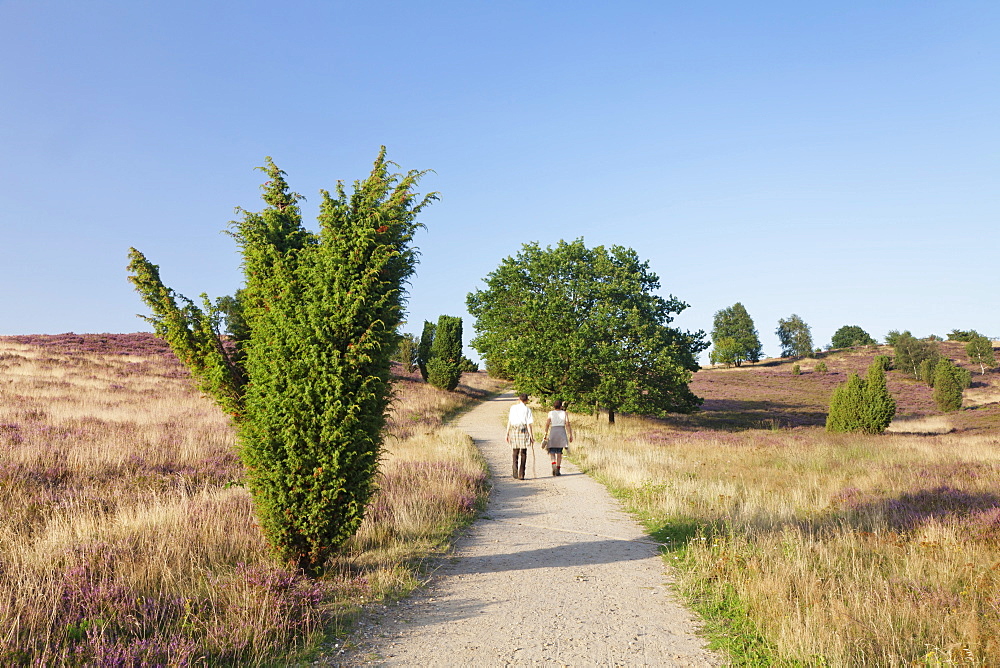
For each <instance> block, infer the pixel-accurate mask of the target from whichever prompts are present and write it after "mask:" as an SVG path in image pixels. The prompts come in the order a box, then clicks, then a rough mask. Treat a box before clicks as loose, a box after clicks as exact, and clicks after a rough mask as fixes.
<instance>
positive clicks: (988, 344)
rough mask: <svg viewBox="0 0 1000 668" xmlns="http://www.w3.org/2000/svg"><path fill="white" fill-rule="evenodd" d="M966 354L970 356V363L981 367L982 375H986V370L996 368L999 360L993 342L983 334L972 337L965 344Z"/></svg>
mask: <svg viewBox="0 0 1000 668" xmlns="http://www.w3.org/2000/svg"><path fill="white" fill-rule="evenodd" d="M965 354H966V355H968V356H969V361H970V362H972V363H973V364H978V365H979V368H980V370H981V371H980V373H982V374H985V373H986V369H989V368H992V367H995V366H996V364H997V358H996V355H995V354H994V352H993V342H992V341H990V340H989V339H988V338H986V337H985V336H983V335H981V334H977V335H976V336H974V337H972V338H971V339H970V340H969V342H968V343H966V344H965Z"/></svg>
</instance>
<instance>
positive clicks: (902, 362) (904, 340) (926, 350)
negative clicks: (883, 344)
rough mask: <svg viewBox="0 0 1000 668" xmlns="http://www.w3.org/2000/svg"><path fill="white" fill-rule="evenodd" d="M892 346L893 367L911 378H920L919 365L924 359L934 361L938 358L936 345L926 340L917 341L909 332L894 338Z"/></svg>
mask: <svg viewBox="0 0 1000 668" xmlns="http://www.w3.org/2000/svg"><path fill="white" fill-rule="evenodd" d="M893 340H894V341H895V343H893V344H892V347H893V351H894V354H895V359H894V360H893V365H894V366H895V367H896V368H897V369H899V370H900V371H902V372H903V373H905V374H907V375H908V376H912V377H913V378H918V379H919V378H921V375H920V363H921V362H923V361H924V360H925V359H935V361H936V358H937V356H938V351H937V343H936V342H934V341H930V340H926V339H918V338H916V337H914V336H913V335H912V334H910V332H903V333H902V334H899V335H898V336H897V337H894V338H893Z"/></svg>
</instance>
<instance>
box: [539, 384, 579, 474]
mask: <svg viewBox="0 0 1000 668" xmlns="http://www.w3.org/2000/svg"><path fill="white" fill-rule="evenodd" d="M552 409H553V410H551V411H549V418H548V419H547V420H546V421H545V440H543V441H542V442H543V443H545V447H546V448H547V449H548V451H549V457H551V458H552V475H562V471H561V468H562V456H563V449H564V448H568V447H569V444H570V443H572V442H573V428H572V427H571V426H570V424H569V415H567V414H566V411H565V410H564V409H563V402H562V400H560V399H556V400H555V402H553V404H552Z"/></svg>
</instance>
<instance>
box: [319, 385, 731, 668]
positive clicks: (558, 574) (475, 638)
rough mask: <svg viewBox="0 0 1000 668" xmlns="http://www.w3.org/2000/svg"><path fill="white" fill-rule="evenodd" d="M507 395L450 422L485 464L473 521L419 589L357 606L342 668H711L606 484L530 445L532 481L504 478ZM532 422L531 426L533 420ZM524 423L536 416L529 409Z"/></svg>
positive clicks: (645, 542) (646, 542)
mask: <svg viewBox="0 0 1000 668" xmlns="http://www.w3.org/2000/svg"><path fill="white" fill-rule="evenodd" d="M513 401H514V396H513V394H510V393H508V394H504V395H501V396H499V397H497V398H495V399H492V400H490V401H486V402H484V403H483V404H481V405H480V406H478V407H476V408H475V409H474V410H472V411H470V412H469V413H467V414H465V415H464V416H463V417H462V418H460V419H459V420H458V421H457V423H456V424H457V426H458V427H459V428H461V429H462V430H464V431H465V432H467V433H468V434H469V435H470V436H472V438H473V439H474V440H475V442H476V445H478V446H479V448H480V449H481V450H482V452H483V454H484V455H485V456H486V459H487V461H488V462H489V465H490V469H491V471H492V474H493V477H494V481H493V482H494V487H493V491H492V493H491V496H490V501H489V505H488V506H487V509H486V512H485V514H484V516H483V517H481V518H480V519H479V520H477V521H476V522H475V523H474V524H473V525H472V527H471V528H470V529H469V530H468V531H467V532H466V534H465V535H464V536H463V537H462V538H460V539H459V541H458V544H457V546H456V550H455V553H454V555H453V556H451V557H450V558H448V559H446V560H443V561H442V564H441V566H440V567H439V568H438V569H437V570H436V571H435V573H434V575H433V577H432V578H431V582H430V584H429V585H428V586H427V587H426V588H425V589H423V590H421V591H420V592H419V593H417V594H416V595H414V596H413V597H411V598H409V599H407V600H406V601H404V602H401V603H399V604H396V605H390V606H383V607H381V608H380V609H377V610H374V611H371V612H370V613H369V614H368V617H367V618H366V619H365V620H364V621H363V622H362V630H361V631H359V632H358V633H357V634H356V635H355V637H354V641H355V642H356V643H358V647H357V649H355V650H354V651H353V652H352V653H351V654H348V655H341V656H340V657H339V658H338V659H337V660H339V661H342V662H344V663H343V665H384V666H522V665H525V666H527V665H536V664H537V665H560V666H718V665H722V663H723V661H722V659H721V658H720V657H718V656H717V655H715V654H712V653H711V652H709V651H708V650H707V649H705V643H704V642H703V641H702V640H701V639H700V638H698V637H697V636H695V635H694V634H695V632H696V630H697V622H696V620H695V618H694V616H693V614H692V613H691V612H689V611H688V610H686V609H685V608H683V607H682V606H681V605H680V604H679V603H678V601H677V599H676V598H675V597H674V595H673V594H672V593H671V592H670V590H669V588H668V583H669V581H670V576H669V574H667V573H666V568H665V565H664V562H663V560H662V558H661V557H660V556H659V555H658V554H657V546H656V545H655V544H654V543H653V542H652V541H651V540H650V539H649V537H648V536H646V535H645V534H644V533H643V531H642V529H641V528H640V527H639V525H638V524H636V522H635V521H633V520H632V519H631V518H630V517H629V516H628V515H626V514H625V513H624V512H622V510H621V509H620V506H619V504H618V503H617V502H616V501H615V500H614V499H612V498H611V497H610V496H609V495H608V493H607V491H606V490H605V489H604V488H603V487H602V486H601V485H600V484H598V483H596V482H594V481H593V480H591V479H590V478H589V477H587V476H585V475H583V474H582V473H580V472H579V471H578V469H576V467H574V466H573V465H572V464H570V463H569V462H566V461H564V462H563V475H562V476H560V477H553V476H551V475H550V472H551V467H550V465H549V462H548V458H547V455H546V454H545V453H543V452H542V450H541V449H539V448H538V447H537V446H536V447H535V448H534V460H535V461H534V463H535V471H536V472H537V477H535V478H532V458H531V456H530V455H529V458H528V473H527V476H526V478H529V479H526V480H523V481H521V480H514V479H512V478H511V475H510V468H511V464H510V461H511V458H510V449H509V446H508V445H507V444H506V443H505V442H504V424H505V420H506V415H507V410H508V408H509V407H510V406H511V404H512V403H513ZM540 417H541V425H539V424H538V422H539V418H540ZM535 421H536V428H537V427H542V428H544V413H540V412H539V411H535Z"/></svg>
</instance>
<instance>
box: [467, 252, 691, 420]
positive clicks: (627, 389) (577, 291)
mask: <svg viewBox="0 0 1000 668" xmlns="http://www.w3.org/2000/svg"><path fill="white" fill-rule="evenodd" d="M485 282H486V288H485V289H483V290H477V291H476V292H473V293H471V294H470V295H469V297H468V307H469V312H470V313H471V314H472V315H473V316H475V317H476V331H477V336H476V338H474V339H473V341H472V346H473V348H475V349H476V350H478V351H479V353H480V354H481V355H482V356H483V358H484V359H485V360H486V365H487V369H489V371H490V373H491V375H492V374H494V373H501V374H505V375H509V376H510V377H511V378H513V380H514V382H515V385H516V387H517V388H518V389H520V390H522V391H524V392H527V393H529V394H533V395H537V396H539V397H541V398H542V399H543V400H549V399H551V398H555V397H558V398H560V399H562V400H564V401H568V402H570V403H572V404H573V405H574V406H577V407H578V408H579V409H580V410H585V409H586V408H588V407H593V406H594V405H595V404H599V405H600V406H603V407H604V408H607V409H609V410H611V411H625V412H630V413H636V414H641V415H665V414H667V413H669V412H684V413H686V412H690V411H692V410H695V409H696V408H697V406H698V405H699V404H700V403H701V400H700V399H698V398H697V397H695V396H694V394H693V393H692V392H691V391H690V389H689V388H688V382H689V381H690V379H691V373H692V372H693V371H696V370H697V369H698V368H699V366H698V362H697V355H698V353H699V352H700V351H702V350H704V349H705V347H706V345H705V343H704V340H703V339H704V333H703V332H696V333H693V334H692V333H690V332H682V331H680V330H677V329H673V328H671V327H668V326H667V325H668V324H669V323H670V322H671V321H672V320H673V317H672V315H671V314H673V313H679V312H681V311H682V310H684V309H685V308H687V304H684V303H683V302H681V301H679V300H677V299H676V298H674V297H670V298H669V299H664V298H663V297H660V296H659V295H657V294H656V290H658V289H659V287H660V283H659V279H658V278H657V276H656V275H655V274H653V273H652V272H651V271H650V270H649V263H648V262H640V260H639V258H638V256H637V255H636V253H635V251H634V250H632V249H630V248H624V247H621V246H612V247H610V248H605V247H604V246H598V247H596V248H587V247H586V246H585V245H584V243H583V240H582V239H577V240H576V241H573V242H570V243H567V242H565V241H560V242H559V244H558V245H556V246H555V247H554V248H553V247H547V248H541V247H540V246H539V245H538V244H537V243H530V244H525V245H524V246H523V247H522V249H521V251H520V252H519V253H518V254H517V255H516V256H514V257H508V258H505V259H504V260H503V261H502V262H501V263H500V266H499V267H498V268H497V269H496V270H495V271H493V272H492V273H491V274H489V276H487V277H486V279H485Z"/></svg>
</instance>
